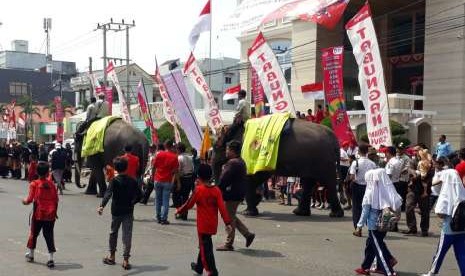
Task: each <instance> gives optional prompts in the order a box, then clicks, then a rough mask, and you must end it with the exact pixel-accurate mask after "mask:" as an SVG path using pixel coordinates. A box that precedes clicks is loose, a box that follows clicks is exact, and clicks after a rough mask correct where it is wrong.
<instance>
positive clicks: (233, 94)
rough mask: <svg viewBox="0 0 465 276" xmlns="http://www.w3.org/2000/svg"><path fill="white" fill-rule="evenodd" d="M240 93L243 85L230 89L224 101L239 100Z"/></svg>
mask: <svg viewBox="0 0 465 276" xmlns="http://www.w3.org/2000/svg"><path fill="white" fill-rule="evenodd" d="M239 91H241V84H238V85H236V86H232V87H229V88H228V89H226V92H225V93H224V95H223V101H228V100H234V99H237V98H239Z"/></svg>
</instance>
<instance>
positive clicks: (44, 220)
mask: <svg viewBox="0 0 465 276" xmlns="http://www.w3.org/2000/svg"><path fill="white" fill-rule="evenodd" d="M48 170H49V166H48V163H47V162H39V163H38V164H37V174H38V175H39V179H38V180H34V181H32V182H31V184H30V185H29V195H28V197H27V198H25V199H23V204H24V205H29V204H31V203H33V204H34V212H33V214H32V219H31V231H30V233H29V239H28V242H27V248H28V249H29V250H28V252H27V253H26V261H28V262H33V261H34V249H35V248H36V244H37V237H38V236H39V234H40V231H41V230H42V231H43V235H44V238H45V242H46V243H47V248H48V252H49V254H50V255H49V259H48V262H47V266H48V267H49V268H52V267H54V266H55V263H54V261H53V253H55V251H56V249H55V242H54V239H53V228H54V226H55V220H56V217H57V209H58V192H57V188H56V186H55V184H54V183H53V182H52V181H50V180H49V179H47V174H48Z"/></svg>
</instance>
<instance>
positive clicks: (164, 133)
mask: <svg viewBox="0 0 465 276" xmlns="http://www.w3.org/2000/svg"><path fill="white" fill-rule="evenodd" d="M179 132H180V134H181V142H182V143H184V144H185V145H186V148H187V150H190V149H191V144H190V143H189V140H187V136H186V133H184V131H183V130H182V129H180V128H179ZM157 134H158V140H159V141H160V142H161V143H163V142H165V141H166V140H168V139H171V140H173V141H174V128H173V126H172V125H171V124H170V123H168V122H165V123H163V124H162V125H161V126H160V127H159V128H158V129H157Z"/></svg>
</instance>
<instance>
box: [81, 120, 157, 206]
mask: <svg viewBox="0 0 465 276" xmlns="http://www.w3.org/2000/svg"><path fill="white" fill-rule="evenodd" d="M103 145H104V152H103V153H99V154H95V155H92V156H89V157H87V158H86V159H87V166H88V167H89V168H90V169H91V174H90V178H89V185H88V186H87V189H86V192H85V193H86V194H94V195H95V194H97V184H98V188H99V189H98V194H97V196H99V197H100V196H103V194H104V193H105V190H106V188H107V186H106V183H105V175H104V168H105V166H106V165H111V164H112V161H113V159H114V158H115V157H117V156H120V155H122V154H123V153H124V147H125V146H126V145H131V146H132V151H133V153H134V154H135V155H136V156H138V157H139V160H140V162H139V164H140V170H139V172H142V173H143V172H144V169H145V166H146V164H147V160H148V152H149V144H148V141H147V138H146V137H145V135H144V134H143V133H142V132H141V131H139V130H138V129H136V128H135V127H133V126H132V125H130V124H128V123H127V122H125V121H123V120H120V119H117V120H114V121H113V122H111V123H110V124H109V125H108V126H107V128H106V130H105V137H104V142H103ZM81 149H82V139H79V138H76V141H75V148H74V150H75V154H76V160H77V162H76V165H75V174H74V175H75V183H76V186H78V187H79V188H84V187H85V185H81V179H80V176H81V168H82V163H83V160H82V159H83V158H81Z"/></svg>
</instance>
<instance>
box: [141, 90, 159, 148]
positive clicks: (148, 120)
mask: <svg viewBox="0 0 465 276" xmlns="http://www.w3.org/2000/svg"><path fill="white" fill-rule="evenodd" d="M137 100H138V102H139V108H140V112H141V113H142V118H144V122H145V126H146V127H148V128H149V129H150V134H151V137H152V144H154V145H156V144H158V135H157V129H156V128H155V126H154V125H153V121H152V116H151V115H150V110H149V107H148V103H147V97H146V93H145V87H144V84H143V83H142V81H139V84H138V85H137Z"/></svg>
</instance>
